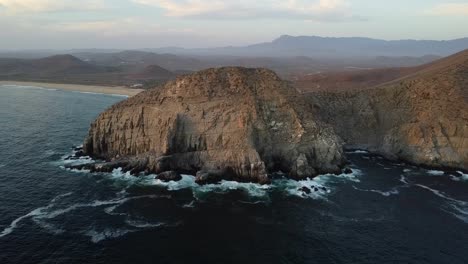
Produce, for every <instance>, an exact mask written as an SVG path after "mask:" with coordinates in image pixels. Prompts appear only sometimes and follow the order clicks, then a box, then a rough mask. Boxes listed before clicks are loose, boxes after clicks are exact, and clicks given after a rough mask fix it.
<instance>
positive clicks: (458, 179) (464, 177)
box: [452, 171, 468, 181]
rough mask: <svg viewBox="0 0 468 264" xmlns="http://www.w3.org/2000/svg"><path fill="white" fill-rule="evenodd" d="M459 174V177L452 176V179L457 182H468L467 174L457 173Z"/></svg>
mask: <svg viewBox="0 0 468 264" xmlns="http://www.w3.org/2000/svg"><path fill="white" fill-rule="evenodd" d="M457 173H458V174H460V176H459V177H457V176H452V179H453V180H456V181H468V174H466V173H463V172H462V171H457Z"/></svg>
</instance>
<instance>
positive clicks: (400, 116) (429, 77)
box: [307, 51, 468, 170]
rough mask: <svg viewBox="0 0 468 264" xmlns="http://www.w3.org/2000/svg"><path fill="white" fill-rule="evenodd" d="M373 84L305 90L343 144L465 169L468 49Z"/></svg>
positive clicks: (467, 159)
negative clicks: (371, 86)
mask: <svg viewBox="0 0 468 264" xmlns="http://www.w3.org/2000/svg"><path fill="white" fill-rule="evenodd" d="M421 68H422V70H420V71H418V72H415V73H412V74H411V75H409V76H406V77H403V78H400V79H398V80H395V81H392V82H389V83H386V84H383V85H379V86H378V87H373V88H367V89H357V90H351V91H350V90H345V91H322V92H313V93H308V94H307V97H308V101H309V102H311V103H312V104H313V107H314V109H315V110H316V113H318V114H319V115H320V117H321V118H322V119H323V120H324V121H325V122H327V123H328V124H331V125H332V126H333V128H334V129H335V131H336V132H337V133H338V135H339V136H340V137H341V138H342V139H343V140H344V142H345V147H347V148H357V149H365V150H368V151H371V152H374V153H378V154H382V155H384V156H386V157H388V158H392V159H402V160H405V161H409V162H412V163H414V164H418V165H426V166H430V167H451V168H460V169H464V170H466V169H468V51H464V52H461V53H458V54H455V55H453V56H450V57H447V58H444V59H442V60H439V61H436V62H434V63H431V64H428V65H425V66H424V67H421Z"/></svg>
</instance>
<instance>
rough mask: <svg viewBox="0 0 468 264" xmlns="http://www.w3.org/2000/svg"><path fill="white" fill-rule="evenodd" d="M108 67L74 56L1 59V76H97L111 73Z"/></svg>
mask: <svg viewBox="0 0 468 264" xmlns="http://www.w3.org/2000/svg"><path fill="white" fill-rule="evenodd" d="M110 71H112V69H110V68H108V67H99V66H96V65H92V64H89V63H87V62H84V61H82V60H80V59H78V58H76V57H74V56H72V55H55V56H51V57H46V58H42V59H32V60H27V59H0V76H36V77H44V76H52V75H74V74H96V73H104V72H110Z"/></svg>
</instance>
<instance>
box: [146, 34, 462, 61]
mask: <svg viewBox="0 0 468 264" xmlns="http://www.w3.org/2000/svg"><path fill="white" fill-rule="evenodd" d="M466 48H468V38H462V39H455V40H448V41H437V40H391V41H387V40H380V39H371V38H328V37H317V36H297V37H294V36H288V35H284V36H281V37H280V38H278V39H276V40H273V41H272V42H265V43H259V44H254V45H249V46H244V47H221V48H211V49H210V48H204V49H181V48H174V47H169V48H161V49H152V50H150V51H154V52H168V53H177V54H192V55H233V56H268V57H285V56H287V57H291V56H308V57H315V58H340V57H341V58H349V57H367V58H368V57H377V56H392V57H394V56H397V57H401V56H411V57H421V56H425V55H436V56H447V55H450V54H453V53H456V52H459V51H462V50H464V49H466Z"/></svg>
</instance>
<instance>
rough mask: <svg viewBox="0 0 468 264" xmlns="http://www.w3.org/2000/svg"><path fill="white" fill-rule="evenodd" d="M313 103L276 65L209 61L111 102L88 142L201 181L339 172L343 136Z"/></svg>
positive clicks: (114, 155) (109, 153)
mask: <svg viewBox="0 0 468 264" xmlns="http://www.w3.org/2000/svg"><path fill="white" fill-rule="evenodd" d="M314 111H315V110H314V109H313V108H311V107H310V105H309V104H308V103H306V101H305V100H304V99H303V97H302V96H301V95H300V94H298V92H297V91H296V90H295V89H294V88H292V87H291V86H289V85H288V84H287V83H286V82H284V81H282V80H281V79H280V78H279V77H278V76H277V75H276V74H275V73H273V72H272V71H269V70H266V69H246V68H235V67H228V68H219V69H208V70H205V71H201V72H198V73H195V74H192V75H187V76H183V77H179V78H177V79H176V80H174V81H171V82H168V83H167V84H165V85H164V86H162V87H159V88H157V89H152V90H148V91H145V92H143V93H141V94H138V95H136V96H134V97H132V98H130V99H128V100H125V101H123V102H120V103H118V104H116V105H114V106H112V107H111V108H110V109H108V110H107V111H105V112H104V113H102V114H101V115H100V116H99V117H98V118H97V120H96V121H95V122H94V123H93V124H92V125H91V129H90V131H89V135H88V137H87V138H86V140H85V142H84V147H83V150H84V153H85V154H86V155H89V156H91V157H95V158H100V159H103V160H107V161H113V162H127V163H128V160H132V162H131V163H132V164H137V165H138V167H140V169H143V168H144V170H145V171H146V172H147V173H161V172H164V171H171V170H173V171H178V172H186V173H191V174H196V173H197V172H200V173H198V175H197V180H198V182H214V181H219V180H220V179H231V180H237V181H247V182H261V183H265V182H268V181H269V179H268V174H269V173H273V172H277V171H282V172H284V173H286V174H287V175H288V177H291V178H295V179H304V178H307V177H313V176H315V175H317V174H319V173H336V172H339V171H341V167H342V165H343V164H344V162H345V160H344V158H343V151H342V147H343V146H342V141H341V139H340V138H339V137H338V136H337V135H336V134H335V133H334V131H333V129H332V128H331V127H330V126H328V125H326V124H325V123H323V122H322V121H320V119H318V118H316V116H315V112H314ZM133 166H134V165H133Z"/></svg>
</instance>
